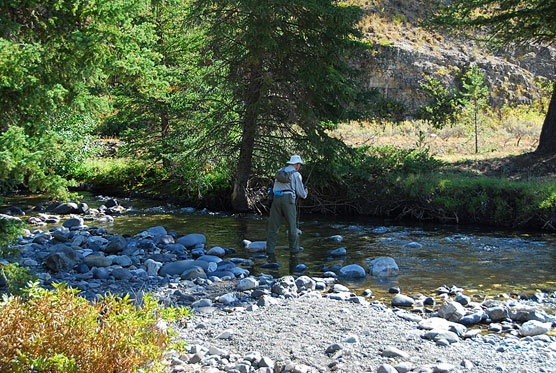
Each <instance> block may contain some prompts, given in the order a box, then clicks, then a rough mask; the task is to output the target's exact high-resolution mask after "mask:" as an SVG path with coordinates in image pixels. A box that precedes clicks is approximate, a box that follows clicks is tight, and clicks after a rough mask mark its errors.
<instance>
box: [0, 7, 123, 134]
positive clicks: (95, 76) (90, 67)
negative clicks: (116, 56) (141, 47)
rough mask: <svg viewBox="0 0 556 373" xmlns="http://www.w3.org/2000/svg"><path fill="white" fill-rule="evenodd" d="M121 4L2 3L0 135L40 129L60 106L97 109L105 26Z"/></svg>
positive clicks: (111, 20) (104, 48)
mask: <svg viewBox="0 0 556 373" xmlns="http://www.w3.org/2000/svg"><path fill="white" fill-rule="evenodd" d="M122 8H123V2H122V1H112V2H109V3H99V2H97V1H93V0H83V1H81V0H80V1H77V0H71V1H58V0H45V1H43V0H40V1H39V0H29V1H3V2H1V3H0V131H2V130H5V129H6V128H7V127H8V126H10V125H18V126H24V125H25V126H32V127H34V126H36V125H37V124H38V123H39V122H42V121H43V120H44V119H45V118H47V117H48V115H50V113H52V112H58V111H59V109H60V108H62V107H69V108H72V109H77V110H86V109H87V108H92V107H98V104H99V100H97V99H96V98H95V96H96V95H95V92H94V91H95V89H96V88H97V87H98V85H99V84H100V82H101V80H100V78H101V75H102V67H103V66H104V65H105V63H107V61H108V57H109V55H108V53H107V52H108V50H107V45H108V44H109V43H110V38H108V37H107V33H106V29H107V24H110V23H111V22H113V21H115V18H117V14H118V13H119V11H121V10H122Z"/></svg>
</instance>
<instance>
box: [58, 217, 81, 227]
mask: <svg viewBox="0 0 556 373" xmlns="http://www.w3.org/2000/svg"><path fill="white" fill-rule="evenodd" d="M62 225H63V226H64V227H66V228H72V227H80V226H82V225H83V219H82V218H80V217H78V216H73V217H71V218H69V219H68V220H66V221H65V222H64V224H62Z"/></svg>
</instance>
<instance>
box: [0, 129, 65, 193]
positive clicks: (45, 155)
mask: <svg viewBox="0 0 556 373" xmlns="http://www.w3.org/2000/svg"><path fill="white" fill-rule="evenodd" d="M56 156H59V153H58V150H57V145H56V142H55V140H54V139H53V138H52V137H49V136H44V137H41V138H40V139H39V138H32V137H29V136H28V135H27V134H26V133H25V131H24V129H23V128H21V127H16V126H10V127H9V128H8V129H7V130H6V131H5V132H3V133H2V134H0V193H6V192H9V191H12V190H14V189H16V188H17V187H18V186H19V185H24V186H26V187H27V188H29V189H30V190H31V191H33V192H34V191H39V190H40V191H45V192H47V193H49V194H50V195H52V196H54V197H58V198H61V199H68V198H70V196H69V194H68V192H67V187H68V186H70V185H72V183H71V182H70V181H68V180H66V179H65V178H64V177H62V176H61V175H58V174H56V173H55V172H54V171H53V170H52V169H51V168H49V167H48V164H49V163H51V162H52V158H55V157H56Z"/></svg>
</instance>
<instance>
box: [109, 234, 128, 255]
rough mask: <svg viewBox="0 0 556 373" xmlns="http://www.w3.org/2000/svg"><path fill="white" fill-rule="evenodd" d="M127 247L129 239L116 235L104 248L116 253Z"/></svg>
mask: <svg viewBox="0 0 556 373" xmlns="http://www.w3.org/2000/svg"><path fill="white" fill-rule="evenodd" d="M126 247H127V240H126V239H125V238H124V237H122V236H114V237H112V238H111V239H110V242H108V245H106V247H105V248H104V251H105V252H107V253H110V254H116V253H119V252H121V251H124V250H125V248H126Z"/></svg>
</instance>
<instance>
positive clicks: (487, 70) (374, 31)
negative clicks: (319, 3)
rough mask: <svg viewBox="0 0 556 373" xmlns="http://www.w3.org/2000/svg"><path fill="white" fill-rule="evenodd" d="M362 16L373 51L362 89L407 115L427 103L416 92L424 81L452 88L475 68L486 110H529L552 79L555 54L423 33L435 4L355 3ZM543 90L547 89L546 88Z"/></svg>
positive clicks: (400, 1)
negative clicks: (482, 76) (487, 93)
mask: <svg viewBox="0 0 556 373" xmlns="http://www.w3.org/2000/svg"><path fill="white" fill-rule="evenodd" d="M353 3H355V4H357V5H359V6H360V7H362V8H363V10H364V12H365V16H364V18H363V20H362V22H361V24H360V28H361V30H362V32H363V34H364V35H365V38H366V39H367V40H368V41H369V42H370V43H371V44H372V45H373V50H372V52H371V53H370V54H369V55H368V56H367V57H366V58H365V59H363V60H361V61H360V64H361V67H363V68H364V70H365V71H366V72H367V74H366V84H367V87H369V88H376V89H378V90H379V91H380V92H381V93H382V95H383V96H385V97H387V98H389V99H393V100H396V101H400V102H402V103H403V105H404V106H405V107H406V108H407V110H406V113H405V114H406V115H411V114H412V113H414V112H415V110H416V109H417V108H418V107H419V106H421V105H422V104H424V103H425V102H426V101H427V97H426V95H425V92H424V91H423V90H422V89H421V88H420V85H421V83H422V82H424V78H423V77H424V76H425V75H426V76H430V77H434V78H436V79H438V80H440V81H441V82H443V83H445V85H446V86H448V87H451V88H455V87H458V86H459V85H460V84H461V83H460V80H459V76H460V75H461V73H462V72H464V71H465V70H466V69H467V67H469V66H470V65H472V64H477V66H478V67H479V70H480V72H482V73H484V74H485V83H486V85H487V86H488V87H489V91H490V97H491V98H490V104H491V105H492V106H493V107H500V106H502V105H504V104H505V103H508V102H511V103H513V104H531V103H532V102H534V101H535V100H537V99H538V98H539V97H540V95H541V94H542V90H541V89H540V88H539V84H538V83H539V82H546V81H548V80H551V79H553V78H554V74H555V61H556V48H554V47H546V46H539V45H528V46H509V47H508V46H505V47H499V48H495V47H493V46H489V45H486V44H485V43H481V42H478V41H474V40H473V39H472V37H471V36H463V35H459V36H458V35H451V34H448V33H447V32H441V31H431V30H427V29H424V28H422V27H421V26H420V25H421V22H422V20H423V19H425V18H426V17H428V16H429V15H431V14H432V12H433V11H434V9H435V7H436V6H437V5H436V4H437V3H438V2H437V1H434V0H426V1H410V0H378V1H374V2H372V3H371V2H369V1H365V0H355V1H353ZM545 84H546V83H545Z"/></svg>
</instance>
